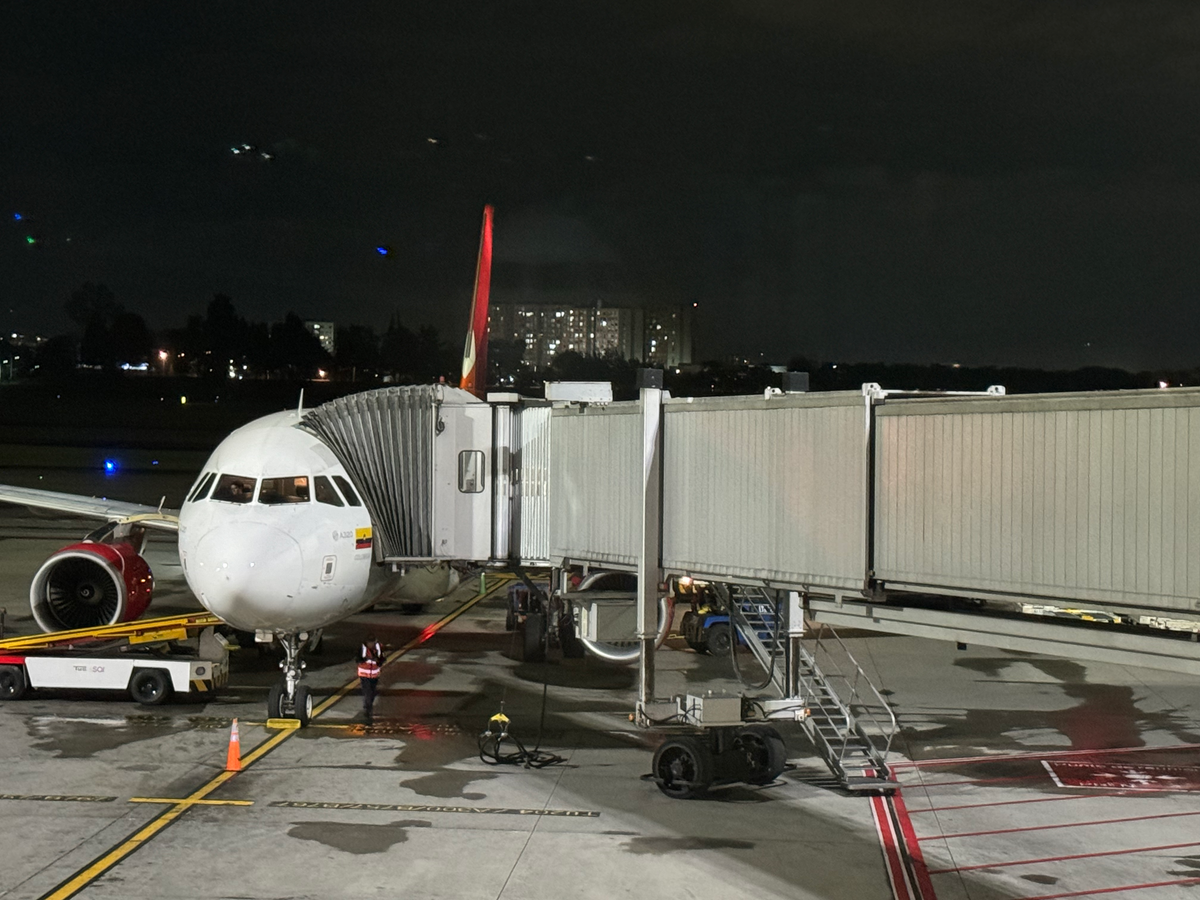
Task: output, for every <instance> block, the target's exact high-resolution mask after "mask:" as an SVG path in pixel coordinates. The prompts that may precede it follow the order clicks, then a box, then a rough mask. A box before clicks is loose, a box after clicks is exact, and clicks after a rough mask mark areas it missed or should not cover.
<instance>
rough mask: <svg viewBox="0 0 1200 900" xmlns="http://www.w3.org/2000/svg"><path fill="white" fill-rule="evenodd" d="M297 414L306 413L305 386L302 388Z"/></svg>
mask: <svg viewBox="0 0 1200 900" xmlns="http://www.w3.org/2000/svg"><path fill="white" fill-rule="evenodd" d="M296 415H297V416H302V415H304V388H300V405H299V406H297V407H296Z"/></svg>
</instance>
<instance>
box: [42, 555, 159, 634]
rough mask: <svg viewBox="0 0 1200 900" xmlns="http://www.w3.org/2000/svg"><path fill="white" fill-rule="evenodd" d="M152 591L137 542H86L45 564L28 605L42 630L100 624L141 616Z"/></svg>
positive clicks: (129, 619) (146, 567)
mask: <svg viewBox="0 0 1200 900" xmlns="http://www.w3.org/2000/svg"><path fill="white" fill-rule="evenodd" d="M153 591H154V575H153V574H152V573H151V572H150V566H149V564H148V563H147V562H146V560H144V559H142V557H141V555H140V554H139V553H138V551H137V548H135V547H134V546H133V545H132V544H129V543H126V542H123V541H118V542H116V543H111V544H101V543H97V542H94V541H83V542H81V543H78V544H71V545H70V546H69V547H64V548H63V549H61V550H59V551H58V552H57V553H55V554H54V555H53V556H51V557H50V558H49V559H48V560H46V561H45V562H44V563H42V567H41V568H40V569H38V571H37V574H36V575H34V576H33V584H32V585H31V586H30V588H29V606H30V608H31V609H32V610H33V618H34V619H35V620H36V621H37V623H38V626H39V627H40V628H41V629H42V630H43V631H65V630H69V629H73V628H95V627H98V626H101V625H114V624H116V623H117V622H128V621H131V620H133V619H136V618H137V617H138V616H140V615H141V614H142V613H144V612H145V611H146V607H147V606H149V605H150V595H151V594H152V593H153Z"/></svg>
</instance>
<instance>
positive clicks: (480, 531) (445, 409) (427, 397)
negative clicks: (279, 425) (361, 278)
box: [301, 385, 492, 562]
mask: <svg viewBox="0 0 1200 900" xmlns="http://www.w3.org/2000/svg"><path fill="white" fill-rule="evenodd" d="M301 426H302V427H304V428H306V429H307V430H309V431H311V432H312V433H313V434H315V435H316V436H317V437H319V438H320V439H321V440H322V441H323V442H324V443H325V444H326V445H327V446H328V447H329V449H330V450H332V451H333V453H334V455H336V456H337V458H338V461H339V462H341V463H342V465H343V466H345V467H346V471H347V472H349V473H350V477H351V479H352V480H353V481H354V484H355V486H356V487H357V488H358V490H359V491H360V492H361V494H362V499H363V502H364V503H365V504H366V506H367V509H368V510H369V511H370V513H371V521H372V522H373V523H374V526H375V532H376V533H375V540H374V546H375V548H376V555H377V557H378V558H379V559H381V560H383V561H390V562H408V561H413V562H417V561H430V560H482V559H487V558H488V557H489V555H490V550H491V531H490V515H491V486H490V484H489V483H488V480H489V477H490V466H491V444H492V411H491V407H490V406H489V405H488V404H487V403H484V402H483V401H481V400H478V399H476V398H475V397H474V396H473V395H472V394H470V393H468V392H467V391H462V390H459V389H458V388H451V387H447V386H445V385H409V386H404V387H387V388H380V389H378V390H373V391H365V392H363V393H359V394H351V395H349V396H346V397H341V398H339V399H337V400H331V401H329V402H328V403H324V404H322V405H321V406H318V407H317V408H316V409H313V410H311V411H309V412H308V413H307V414H306V415H305V416H304V418H303V419H302V420H301Z"/></svg>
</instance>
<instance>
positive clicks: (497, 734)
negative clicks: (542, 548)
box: [479, 569, 566, 769]
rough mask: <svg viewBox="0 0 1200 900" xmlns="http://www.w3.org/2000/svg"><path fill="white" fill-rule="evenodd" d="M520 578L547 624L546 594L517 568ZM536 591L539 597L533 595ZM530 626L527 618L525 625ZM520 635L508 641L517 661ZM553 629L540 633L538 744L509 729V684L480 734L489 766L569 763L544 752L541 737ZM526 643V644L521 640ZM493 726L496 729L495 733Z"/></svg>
mask: <svg viewBox="0 0 1200 900" xmlns="http://www.w3.org/2000/svg"><path fill="white" fill-rule="evenodd" d="M517 575H518V577H519V578H520V579H521V580H522V581H523V582H525V584H526V586H527V587H529V588H530V589H531V596H537V597H538V600H539V605H541V607H542V609H543V617H544V618H543V621H545V622H547V623H548V621H549V620H548V618H545V616H546V614H548V612H549V603H547V602H545V595H544V594H542V592H541V590H540V589H538V588H536V586H535V585H534V584H533V583H532V582H531V581H530V580H529V578H528V576H526V575H525V573H524V571H523V570H522V569H517ZM534 591H536V594H535V593H534ZM505 602H506V603H508V604H509V606H510V608H511V605H512V598H511V597H508V598H506V600H505ZM523 624H524V625H526V626H528V618H527V619H526V622H525V623H523ZM520 634H521V631H520V629H519V628H514V629H513V630H512V637H511V638H510V640H509V656H510V657H513V658H515V656H516V652H517V637H518V635H520ZM549 642H550V629H549V627H548V624H547V627H545V628H543V630H542V634H541V648H540V649H541V656H542V666H541V672H542V703H541V714H540V715H539V717H538V731H537V741H536V742H535V743H534V746H533V749H532V750H530V749H528V748H527V747H526V746H525V745H524V744H523V743H522V742H521V739H520V738H518V737H517V736H516V735H514V734H512V733H511V732H510V731H509V730H508V726H509V724H510V723H511V721H512V720H511V719H509V717H508V716H507V715H505V714H504V703H505V701H506V700H507V699H508V685H507V684H506V685H505V686H504V689H503V691H502V692H501V694H500V712H498V713H496V715H494V716H492V717H491V718H490V719H488V723H487V727H486V728H485V729H484V730H483V732H482V733H481V734H480V735H479V758H480V759H481V760H482V761H483V762H484V763H486V764H487V765H489V766H501V765H510V766H524V767H525V768H526V769H543V768H545V767H546V766H553V765H559V764H561V763H564V762H566V757H563V756H559V755H558V754H556V753H550V752H548V751H544V750H542V749H541V746H542V734H543V731H544V729H545V724H546V707H547V704H548V698H549V689H550V679H549V677H548V674H549V670H548V668H547V667H548V666H549V664H550V663H549V660H548V659H547V658H546V656H547V650H548V649H549ZM522 643H524V641H522ZM493 726H494V727H495V729H496V730H493ZM506 741H507V742H509V743H511V744H513V745H514V746H515V748H516V749H514V750H504V749H503V747H504V743H505V742H506Z"/></svg>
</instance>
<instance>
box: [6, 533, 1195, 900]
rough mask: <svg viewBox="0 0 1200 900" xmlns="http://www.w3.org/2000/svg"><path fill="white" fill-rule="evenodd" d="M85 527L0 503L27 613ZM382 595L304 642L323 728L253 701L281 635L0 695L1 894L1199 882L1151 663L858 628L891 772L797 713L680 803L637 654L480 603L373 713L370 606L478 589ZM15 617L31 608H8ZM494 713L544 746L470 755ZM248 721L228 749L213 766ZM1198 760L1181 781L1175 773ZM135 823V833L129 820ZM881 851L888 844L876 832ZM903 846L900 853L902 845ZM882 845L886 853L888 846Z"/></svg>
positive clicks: (609, 893)
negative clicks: (538, 644)
mask: <svg viewBox="0 0 1200 900" xmlns="http://www.w3.org/2000/svg"><path fill="white" fill-rule="evenodd" d="M86 530H87V526H86V525H85V524H80V523H72V522H69V521H67V520H55V519H45V518H40V519H33V518H32V517H29V516H27V515H26V514H24V513H22V512H20V511H11V510H0V598H2V599H0V605H3V606H5V607H6V608H7V610H8V615H7V617H6V621H7V622H8V625H9V627H10V629H11V628H14V627H18V628H19V630H22V631H29V630H31V628H30V627H29V626H28V624H27V623H28V604H27V601H26V600H25V597H26V595H27V590H28V588H27V585H28V578H29V576H31V575H32V573H33V572H34V571H35V570H36V568H37V567H38V565H40V563H41V562H42V560H43V559H44V558H45V557H46V556H47V555H49V553H51V552H52V551H53V550H55V549H57V548H58V547H61V546H63V545H64V544H65V543H68V542H70V541H71V540H74V539H77V538H78V537H79V536H80V535H81V534H82V533H83V532H85V531H86ZM151 554H152V564H153V565H154V568H155V574H156V580H157V587H158V589H159V591H160V592H161V598H162V599H163V600H165V603H163V604H162V606H161V607H160V604H159V600H158V599H156V601H155V604H154V607H152V612H154V611H160V610H162V611H166V612H173V611H177V610H182V609H187V608H193V607H194V601H191V600H190V597H189V596H188V595H187V592H186V589H185V588H184V587H183V586H182V583H181V581H180V579H179V574H178V568H177V566H178V561H177V560H173V559H172V549H171V546H170V544H169V543H167V542H160V541H156V542H155V543H154V544H153V545H152V546H151ZM473 595H474V586H473V585H470V584H468V585H464V587H463V588H462V589H461V590H460V591H459V592H458V593H456V594H455V595H453V596H451V597H450V598H447V599H446V600H444V601H442V602H440V603H437V604H433V605H431V606H430V607H429V608H428V609H427V610H425V611H424V612H423V613H421V614H419V615H406V614H404V613H402V612H400V611H399V610H396V609H377V610H372V611H369V612H367V613H364V614H362V615H360V616H357V617H355V618H353V619H351V620H349V621H347V622H346V623H343V624H341V625H339V626H337V627H336V628H334V629H331V630H330V632H329V633H328V634H327V636H326V640H325V643H324V647H323V652H322V653H321V654H319V655H316V656H313V657H311V658H310V660H309V669H308V676H309V679H310V684H311V685H312V687H313V689H314V693H315V697H316V700H317V702H318V703H321V702H323V701H326V700H331V701H332V702H331V704H330V705H329V707H328V708H327V709H326V710H324V711H323V712H322V713H321V714H320V716H319V717H318V718H317V719H316V721H315V722H314V723H313V725H312V726H311V727H309V728H307V729H303V730H301V731H291V732H276V731H272V730H268V729H267V728H266V726H265V722H264V708H265V701H266V693H267V690H268V688H269V686H270V684H271V682H272V681H273V680H274V678H275V677H276V673H277V671H278V670H277V667H276V665H277V664H276V660H275V658H273V657H272V656H271V655H269V654H260V653H259V652H258V650H257V649H255V648H250V649H242V650H238V651H236V652H235V653H234V654H233V657H232V662H231V665H232V679H231V684H230V685H229V687H228V688H227V689H226V690H224V691H222V692H221V694H220V695H219V696H218V697H217V698H216V699H214V700H213V701H211V702H208V703H203V704H197V703H169V704H167V705H164V706H161V707H155V708H145V707H140V706H137V705H136V704H133V703H132V702H131V701H130V700H129V699H128V698H127V697H121V696H107V695H91V696H81V695H68V694H59V695H52V696H40V695H37V694H34V695H31V696H29V697H28V698H27V699H23V700H21V701H17V702H13V703H9V704H5V705H3V706H0V747H2V748H3V749H4V756H5V759H6V761H7V766H6V768H5V771H4V773H3V774H0V805H2V807H3V810H4V812H5V814H6V819H7V822H8V833H9V835H10V840H7V841H4V842H2V843H0V897H3V898H5V900H8V898H20V900H26V898H30V900H32V898H40V897H52V896H54V897H65V896H79V897H84V898H110V897H111V898H143V897H145V898H151V897H153V898H282V897H297V898H300V897H303V898H310V897H311V898H331V897H347V898H349V897H355V898H361V897H396V896H403V897H406V898H407V897H411V898H488V900H518V898H519V900H525V898H531V900H541V898H547V900H549V898H555V900H559V898H562V897H572V898H576V897H578V898H611V897H621V896H638V897H648V896H656V897H668V898H674V897H681V898H683V897H686V898H695V900H709V898H712V900H718V898H719V900H738V898H747V900H749V898H754V900H774V898H779V900H783V898H788V900H791V898H847V900H857V898H864V900H873V898H880V900H883V898H889V897H897V896H898V897H925V898H928V900H932V898H934V897H939V898H971V900H993V898H1018V897H1024V898H1034V897H1037V898H1049V897H1067V896H1072V897H1073V896H1092V895H1097V896H1110V895H1113V896H1122V897H1123V896H1130V897H1134V898H1147V900H1160V898H1175V897H1194V896H1196V895H1197V891H1200V749H1198V745H1200V692H1197V690H1196V685H1195V684H1193V683H1189V682H1188V681H1187V679H1186V678H1184V677H1183V676H1177V675H1173V674H1169V673H1160V672H1155V671H1152V670H1145V669H1132V668H1127V667H1117V666H1107V665H1100V664H1094V663H1086V664H1085V663H1078V662H1073V661H1069V660H1056V659H1050V658H1045V657H1037V656H1028V655H1022V654H1014V653H1005V652H1000V651H995V650H989V649H987V648H970V649H968V650H966V651H959V650H956V649H955V646H954V645H953V644H949V643H947V644H942V643H936V642H931V641H924V640H919V639H915V638H906V637H894V636H886V635H875V636H871V635H862V636H858V637H854V638H852V639H850V640H849V641H848V644H849V645H850V647H851V650H852V652H853V653H854V654H855V656H856V657H857V658H858V659H859V661H860V662H861V663H863V665H864V668H866V669H867V670H868V671H869V674H871V676H872V677H873V678H874V679H875V680H876V683H877V684H879V685H880V686H881V687H882V688H883V690H884V691H885V693H886V695H887V696H888V699H889V702H890V703H892V704H893V707H894V709H895V711H896V713H897V715H898V718H899V720H900V723H901V726H902V731H901V733H900V735H899V737H898V738H897V743H896V745H895V747H894V750H895V753H894V755H893V760H894V763H895V765H896V773H897V775H898V777H899V778H900V780H901V781H902V783H903V785H904V787H903V789H902V790H901V792H899V795H898V796H897V797H895V798H893V799H892V800H891V801H882V800H872V799H871V798H867V797H862V796H852V795H848V794H846V793H844V792H842V791H841V790H839V789H838V788H837V787H836V786H835V784H834V782H833V780H832V778H831V777H830V776H829V774H828V771H827V770H826V769H825V767H824V766H823V765H822V763H821V762H820V761H819V760H818V759H817V758H816V757H815V755H814V754H813V752H812V749H811V747H810V745H809V744H808V742H807V740H806V739H805V738H804V737H803V735H802V733H801V732H800V731H799V729H798V727H796V726H790V727H785V728H782V729H781V730H782V731H783V732H784V737H785V740H786V742H787V746H788V750H789V759H790V763H789V768H788V770H787V771H785V773H784V775H783V776H782V777H781V778H780V779H779V781H777V782H776V783H774V784H772V785H768V786H765V787H756V788H752V787H747V786H736V787H732V788H728V789H725V790H720V791H714V792H712V793H711V794H710V795H709V796H708V797H707V798H706V799H702V800H694V801H676V800H670V799H668V798H667V797H665V796H664V795H663V794H662V793H661V792H660V791H659V790H658V789H657V788H656V787H655V786H654V784H653V783H652V782H648V781H645V780H643V779H642V777H641V776H642V775H644V774H645V773H647V772H648V771H649V769H650V762H651V753H652V750H653V748H654V746H655V745H656V742H657V741H658V740H660V739H661V737H659V736H655V735H654V734H652V733H648V732H645V731H642V730H640V729H637V728H635V727H634V726H633V725H632V723H631V722H630V721H629V713H630V712H631V711H632V708H633V703H634V699H635V695H636V673H635V671H634V670H633V669H632V668H614V667H612V666H609V665H607V664H603V663H600V662H597V661H595V660H592V659H580V660H575V659H560V658H552V659H551V660H550V661H549V662H547V663H545V664H534V663H523V662H519V661H518V660H516V659H515V658H514V656H515V653H514V652H513V651H514V650H515V644H514V641H513V637H512V634H511V633H510V632H507V631H505V628H504V608H503V604H502V601H501V600H499V599H487V600H484V601H482V602H479V603H478V604H476V605H474V606H472V607H471V608H470V609H469V610H468V611H467V612H466V613H465V614H463V615H461V616H460V617H458V618H457V619H455V620H454V621H453V622H451V623H450V624H448V625H447V626H446V627H445V628H444V629H443V630H442V631H440V632H438V633H437V634H436V635H435V636H434V637H432V638H431V639H429V640H428V641H426V642H425V643H422V644H420V645H419V646H416V647H414V648H413V649H411V650H409V651H408V652H406V653H404V654H403V655H402V656H400V657H399V658H398V659H397V660H396V661H395V662H393V663H391V664H390V665H388V666H387V667H386V668H385V669H384V672H383V676H382V678H381V684H380V687H381V692H380V697H379V699H378V701H377V704H376V716H375V718H374V721H373V722H372V723H371V724H370V725H368V724H367V723H365V722H364V720H363V719H362V716H361V708H360V701H359V698H358V696H357V694H356V693H355V692H349V693H344V694H343V693H342V689H343V687H344V686H345V685H347V684H348V683H350V682H351V681H352V680H353V678H354V671H353V670H354V666H353V663H352V661H351V659H352V656H353V653H354V649H355V647H356V645H357V642H358V641H359V639H360V638H361V636H362V635H363V634H364V632H365V630H366V629H368V628H371V629H374V630H375V631H376V633H377V634H378V635H379V637H380V639H381V640H383V641H384V642H385V643H387V644H389V645H390V646H391V647H392V648H400V647H403V646H405V645H406V644H407V643H408V642H410V641H411V640H412V639H413V638H414V637H416V636H417V635H418V634H420V633H421V631H422V629H424V628H425V627H426V626H428V625H430V624H431V623H434V622H437V621H439V620H441V619H442V618H444V617H446V616H447V615H448V614H450V613H452V612H454V611H455V610H457V609H460V608H462V607H463V606H465V605H467V604H469V603H471V602H472V601H473V600H474V596H473ZM22 626H24V627H22ZM657 662H658V681H659V688H660V692H661V693H663V694H664V695H670V694H672V693H675V692H683V691H691V692H695V691H697V690H701V689H704V690H707V689H712V690H714V691H717V692H721V691H725V690H732V689H733V688H734V687H735V685H734V682H733V681H732V677H731V674H730V672H729V665H728V661H727V660H722V659H715V658H712V657H706V656H700V655H697V654H695V653H693V652H692V651H690V650H688V649H686V645H684V644H683V642H682V641H680V640H670V641H668V644H667V646H666V647H665V648H664V649H663V650H662V651H660V653H659V655H658V658H657ZM501 709H503V711H504V712H505V714H506V715H508V716H509V717H510V718H511V720H512V725H511V729H512V734H513V735H515V736H516V737H517V738H519V739H520V740H521V741H522V742H523V743H525V744H526V746H528V747H530V748H533V747H535V746H536V747H537V748H538V749H540V750H542V751H546V752H549V753H553V754H556V755H558V756H560V757H561V758H562V761H561V762H560V763H558V764H555V765H548V766H546V767H544V768H525V767H522V766H519V765H489V764H488V763H487V762H486V761H484V760H483V759H481V757H480V754H479V744H478V735H479V733H480V732H481V731H482V730H483V729H484V728H485V727H486V726H487V723H488V719H489V718H490V717H491V716H492V715H493V714H495V713H497V712H499V711H500V710H501ZM234 718H237V719H238V721H239V730H240V737H241V751H242V759H243V761H244V763H245V764H244V769H243V771H241V772H240V773H237V774H233V775H230V774H227V773H225V772H224V768H225V760H226V751H227V748H228V742H229V727H230V724H231V722H232V720H233V719H234ZM1193 776H1194V777H1193ZM131 840H132V841H133V843H131ZM889 853H891V854H892V855H889ZM897 860H898V862H896V861H897ZM894 862H896V866H898V868H897V867H896V866H894V865H893V863H894Z"/></svg>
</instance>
